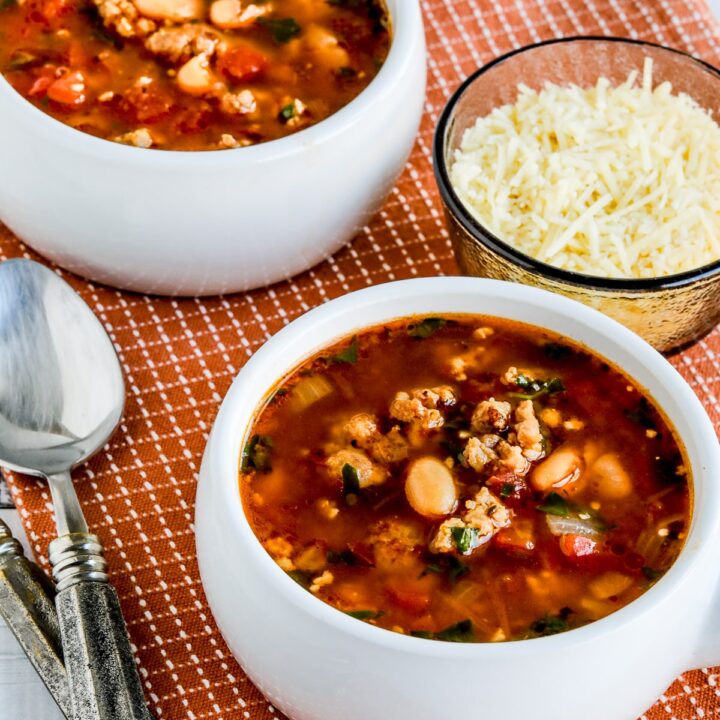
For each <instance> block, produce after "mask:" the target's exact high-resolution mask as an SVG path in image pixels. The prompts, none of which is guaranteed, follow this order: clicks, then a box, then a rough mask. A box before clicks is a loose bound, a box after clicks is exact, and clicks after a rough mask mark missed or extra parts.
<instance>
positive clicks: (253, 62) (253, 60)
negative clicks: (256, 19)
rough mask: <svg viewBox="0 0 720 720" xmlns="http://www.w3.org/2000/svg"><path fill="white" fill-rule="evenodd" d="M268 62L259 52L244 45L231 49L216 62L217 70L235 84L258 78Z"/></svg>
mask: <svg viewBox="0 0 720 720" xmlns="http://www.w3.org/2000/svg"><path fill="white" fill-rule="evenodd" d="M267 64H268V60H267V58H266V57H265V55H263V54H262V53H261V52H258V51H257V50H255V49H254V48H251V47H249V46H246V45H240V46H238V47H234V48H231V49H230V50H227V51H226V52H224V53H223V54H222V55H221V56H220V59H219V60H218V64H217V67H218V70H220V72H224V73H225V74H226V75H227V76H228V77H229V78H230V79H231V80H234V81H235V82H248V81H250V80H254V79H255V78H257V77H259V76H260V75H261V74H262V73H263V71H264V70H265V68H266V67H267Z"/></svg>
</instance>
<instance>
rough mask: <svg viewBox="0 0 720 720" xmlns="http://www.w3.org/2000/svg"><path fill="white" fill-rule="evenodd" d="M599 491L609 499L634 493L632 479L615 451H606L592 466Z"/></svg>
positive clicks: (616, 498)
mask: <svg viewBox="0 0 720 720" xmlns="http://www.w3.org/2000/svg"><path fill="white" fill-rule="evenodd" d="M592 476H593V481H594V482H596V483H597V489H598V493H600V495H602V497H604V498H606V499H608V500H620V499H622V498H624V497H627V496H628V495H630V493H632V489H633V486H632V480H631V479H630V475H628V472H627V470H625V468H624V467H623V465H622V463H621V462H620V460H619V459H618V457H617V455H615V453H609V452H607V453H604V454H603V455H601V456H600V457H599V458H598V459H597V460H596V461H595V462H594V463H593V466H592Z"/></svg>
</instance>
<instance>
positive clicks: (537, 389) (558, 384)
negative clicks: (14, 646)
mask: <svg viewBox="0 0 720 720" xmlns="http://www.w3.org/2000/svg"><path fill="white" fill-rule="evenodd" d="M515 384H516V385H517V386H518V387H519V388H522V389H523V390H525V391H526V392H524V393H518V392H511V393H508V395H509V396H510V397H514V398H519V399H520V400H535V398H539V397H542V396H543V395H554V394H555V393H559V392H563V391H564V390H565V384H564V383H563V381H562V380H561V379H560V378H559V377H554V378H549V379H548V380H533V379H531V378H529V377H528V376H527V375H518V376H517V379H516V380H515Z"/></svg>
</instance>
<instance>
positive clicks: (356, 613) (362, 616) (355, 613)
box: [345, 610, 385, 620]
mask: <svg viewBox="0 0 720 720" xmlns="http://www.w3.org/2000/svg"><path fill="white" fill-rule="evenodd" d="M345 614H346V615H349V616H350V617H354V618H355V619H356V620H377V619H378V618H381V617H382V616H383V615H384V614H385V613H384V612H383V611H382V610H347V611H346V612H345Z"/></svg>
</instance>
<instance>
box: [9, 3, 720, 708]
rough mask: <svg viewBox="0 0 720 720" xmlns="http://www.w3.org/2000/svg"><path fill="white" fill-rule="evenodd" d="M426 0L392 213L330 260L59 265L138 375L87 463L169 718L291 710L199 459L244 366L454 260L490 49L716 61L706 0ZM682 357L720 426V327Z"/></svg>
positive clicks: (711, 703)
mask: <svg viewBox="0 0 720 720" xmlns="http://www.w3.org/2000/svg"><path fill="white" fill-rule="evenodd" d="M407 1H408V2H411V1H414V0H407ZM423 8H424V14H425V21H426V28H427V37H428V45H429V66H428V81H429V82H428V98H427V105H426V115H425V118H424V121H423V125H422V130H421V133H420V135H419V138H418V142H417V145H416V147H415V150H414V152H413V154H412V157H411V159H410V162H409V164H408V167H407V168H406V170H405V173H404V174H403V176H402V178H401V179H400V181H399V182H398V184H397V186H396V187H395V189H394V190H393V192H392V195H391V196H390V198H389V199H388V202H387V204H386V205H385V207H384V208H383V210H382V211H381V212H380V213H379V214H378V216H377V217H376V218H375V219H374V221H373V222H372V224H371V225H370V226H369V227H367V228H366V229H365V230H364V231H363V233H362V234H361V235H360V236H359V237H358V238H357V239H356V240H355V241H354V242H353V244H352V245H351V246H349V247H348V248H346V249H344V250H342V251H341V252H339V253H338V254H337V255H336V256H335V257H334V258H333V259H332V260H330V261H329V262H326V263H324V264H323V265H321V266H319V267H317V268H315V269H314V270H312V271H310V272H308V273H305V274H304V275H302V276H301V277H298V278H296V279H295V280H293V281H289V282H285V283H280V284H278V285H275V286H273V287H271V288H267V289H262V290H257V291H254V292H250V293H246V294H241V295H235V296H228V297H224V298H213V299H203V300H194V299H187V300H174V299H163V298H156V297H143V296H140V295H134V294H131V293H124V292H118V291H115V290H112V289H109V288H106V287H100V286H96V285H93V284H91V283H88V282H86V281H84V280H81V279H79V278H76V277H73V276H69V275H68V274H67V273H63V275H64V277H66V278H67V279H68V280H69V281H70V282H71V283H72V285H73V286H74V287H75V288H77V289H78V290H79V291H80V293H81V294H82V296H83V298H84V299H85V300H86V301H87V302H88V303H89V304H90V306H91V307H92V309H93V310H94V311H95V313H97V315H98V316H99V318H100V319H101V320H102V322H103V323H104V325H105V327H106V328H107V330H108V332H109V333H110V336H111V338H112V340H113V341H114V343H115V345H116V347H117V349H118V352H119V354H120V358H121V360H122V363H123V367H124V371H125V375H126V379H127V387H128V398H127V408H126V412H125V417H124V420H123V423H122V425H121V427H120V429H119V430H118V432H117V433H116V434H115V436H114V437H113V439H112V442H111V443H110V445H109V446H108V447H107V448H106V449H105V450H104V451H103V452H101V453H100V454H99V455H98V456H97V457H96V458H95V459H94V460H93V461H92V462H91V463H90V464H89V465H88V466H87V467H85V468H82V469H80V470H79V471H78V473H77V477H78V479H79V480H82V482H79V483H78V484H77V489H78V493H79V495H80V500H81V502H82V504H83V507H84V509H85V511H86V513H87V517H88V521H89V523H90V526H91V527H92V528H93V529H95V531H96V532H98V533H99V534H100V535H101V537H102V539H103V541H104V542H105V545H106V548H107V556H108V560H109V562H110V567H111V568H112V570H113V577H112V580H113V582H114V584H115V586H116V588H117V590H118V592H119V594H120V598H121V602H122V606H123V610H124V613H125V617H126V618H127V621H128V625H129V629H130V634H131V636H132V640H133V642H134V644H135V645H136V646H137V653H138V657H139V661H140V667H141V673H142V678H143V680H144V683H145V688H146V693H147V697H148V700H149V703H150V707H151V709H152V711H153V713H154V714H155V715H156V716H157V717H158V718H159V719H162V718H168V719H170V720H179V719H181V718H189V719H190V720H192V719H193V718H195V719H197V720H201V719H202V718H225V719H226V720H230V719H234V718H253V719H254V720H267V719H269V718H279V717H280V714H279V713H278V712H277V711H275V710H274V709H273V708H272V707H271V706H269V705H268V703H267V701H265V700H264V699H263V698H262V696H261V695H260V693H259V692H258V691H257V690H256V689H255V688H254V687H253V686H252V684H251V683H250V682H249V680H247V679H246V678H245V676H244V675H243V672H242V670H241V669H240V668H239V667H238V665H237V664H236V662H235V661H234V659H233V658H232V656H231V655H230V653H229V652H228V650H227V648H226V646H225V644H224V642H223V640H222V638H221V637H220V634H219V633H218V630H217V628H216V627H215V624H214V623H213V619H212V617H211V615H210V613H209V611H208V607H207V604H206V601H205V597H204V594H203V590H202V587H201V585H200V579H199V576H198V569H197V565H196V561H195V544H194V537H193V524H192V523H193V502H194V497H195V484H196V479H197V472H198V469H199V465H200V458H201V455H202V452H203V449H204V446H205V442H206V439H207V436H208V431H209V430H210V427H211V425H212V422H213V418H214V417H215V413H216V411H217V409H218V406H219V404H220V402H221V399H222V397H223V394H224V393H225V391H226V390H227V388H228V386H229V385H230V382H231V380H232V378H233V377H234V376H235V374H236V373H237V372H238V370H239V369H240V368H241V367H242V365H243V363H244V362H245V361H246V360H247V359H248V357H250V355H251V354H252V353H253V351H255V350H256V349H257V348H258V347H259V346H260V345H261V344H262V343H263V342H264V341H265V340H266V339H267V338H269V337H270V336H271V335H272V334H274V333H275V332H277V331H278V330H279V329H280V328H281V327H282V326H283V325H284V324H286V323H288V322H289V321H291V320H292V319H293V318H295V317H297V316H298V315H300V314H302V313H303V312H305V311H307V310H309V309H310V308H312V307H313V306H315V305H318V304H319V303H322V302H324V301H326V300H329V299H331V298H333V297H337V296H338V295H341V294H343V293H345V292H348V291H350V290H355V289H358V288H361V287H365V286H367V285H371V284H375V283H380V282H386V281H389V280H395V279H400V278H407V277H415V276H426V275H438V274H451V273H454V272H456V269H455V265H454V262H453V259H452V253H451V250H450V246H449V243H448V240H447V235H446V232H445V229H444V226H443V219H442V214H441V210H440V204H439V200H438V196H437V192H436V190H435V185H434V181H433V177H432V168H431V160H430V151H431V143H432V132H433V128H434V126H435V122H436V119H437V116H438V114H439V112H440V110H441V109H442V106H443V104H444V102H445V100H446V98H447V97H448V95H449V94H450V93H451V92H452V91H453V90H454V89H455V88H456V87H457V85H458V84H459V83H460V82H461V80H462V79H463V78H464V77H465V76H466V75H468V74H469V73H470V72H472V71H473V70H475V69H476V68H477V67H478V66H479V65H481V64H483V63H485V62H487V61H489V60H490V59H492V58H493V57H495V56H497V55H499V54H501V53H504V52H507V51H509V50H511V49H513V48H516V47H518V46H520V45H524V44H528V43H532V42H537V41H540V40H544V39H548V38H553V37H559V36H562V35H577V34H607V35H621V36H630V37H637V38H643V39H648V40H653V41H657V42H660V43H663V44H665V45H669V46H672V47H677V48H682V49H685V50H689V51H690V52H692V53H694V54H697V55H699V56H700V57H702V58H704V59H706V60H708V61H709V62H713V63H717V62H718V60H719V59H720V42H719V41H718V40H719V38H720V34H719V33H720V29H719V28H718V27H716V26H715V25H714V23H713V20H712V19H711V16H710V13H709V11H708V9H707V7H706V6H705V5H704V1H703V0H424V2H423ZM19 255H26V256H28V257H30V256H31V255H32V254H31V253H30V251H29V250H28V249H27V248H26V247H25V246H24V245H23V244H22V243H21V242H19V241H18V240H17V239H16V238H14V237H13V235H12V234H11V233H10V232H9V231H8V230H7V229H5V228H3V227H2V226H0V257H2V258H3V259H4V258H9V257H13V256H19ZM672 362H673V363H674V364H675V365H676V367H677V368H678V369H679V370H680V372H681V373H682V374H683V376H684V377H685V378H686V379H687V381H688V382H689V383H690V385H691V386H692V388H693V389H694V390H695V392H696V393H697V394H698V395H699V396H700V398H701V400H702V401H703V403H704V404H705V407H706V408H707V409H708V412H709V413H710V416H711V418H712V419H713V422H714V423H715V425H716V427H718V428H720V404H719V403H718V397H720V331H718V330H716V331H715V332H714V333H712V334H711V335H709V336H708V337H706V338H705V339H704V340H703V341H701V342H699V343H698V344H696V345H695V346H694V347H692V348H690V349H689V350H687V351H685V352H683V353H682V354H680V355H677V356H675V357H674V358H673V359H672ZM9 480H10V483H11V487H12V490H13V495H14V499H15V502H16V504H17V506H18V508H19V510H20V513H21V516H22V520H23V522H24V524H25V527H26V529H27V531H28V536H29V538H30V541H31V543H32V544H33V547H34V550H35V552H36V554H37V556H38V557H39V558H41V559H42V560H43V561H44V560H45V557H46V550H47V545H48V542H49V541H50V540H51V539H52V537H53V530H54V528H53V522H52V514H51V506H50V497H49V493H48V491H47V489H46V487H45V486H44V485H43V484H41V483H39V482H36V481H34V480H29V479H25V478H17V477H11V478H9ZM238 611H239V612H241V611H242V609H241V608H238ZM719 673H720V668H714V669H707V670H704V671H698V672H688V673H686V674H685V675H684V676H682V677H681V678H679V679H678V680H677V681H676V682H675V683H674V684H673V685H672V686H671V687H670V688H669V689H668V690H667V692H666V693H665V695H664V696H663V697H662V698H661V699H660V700H659V702H658V704H657V705H655V706H654V707H653V708H652V709H651V710H649V711H648V712H647V714H646V715H645V716H644V717H646V718H650V719H652V720H659V719H660V718H678V719H681V720H690V719H691V718H707V717H718V716H720V691H719V690H718V686H717V684H718V677H719ZM338 720H341V719H340V718H338Z"/></svg>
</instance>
